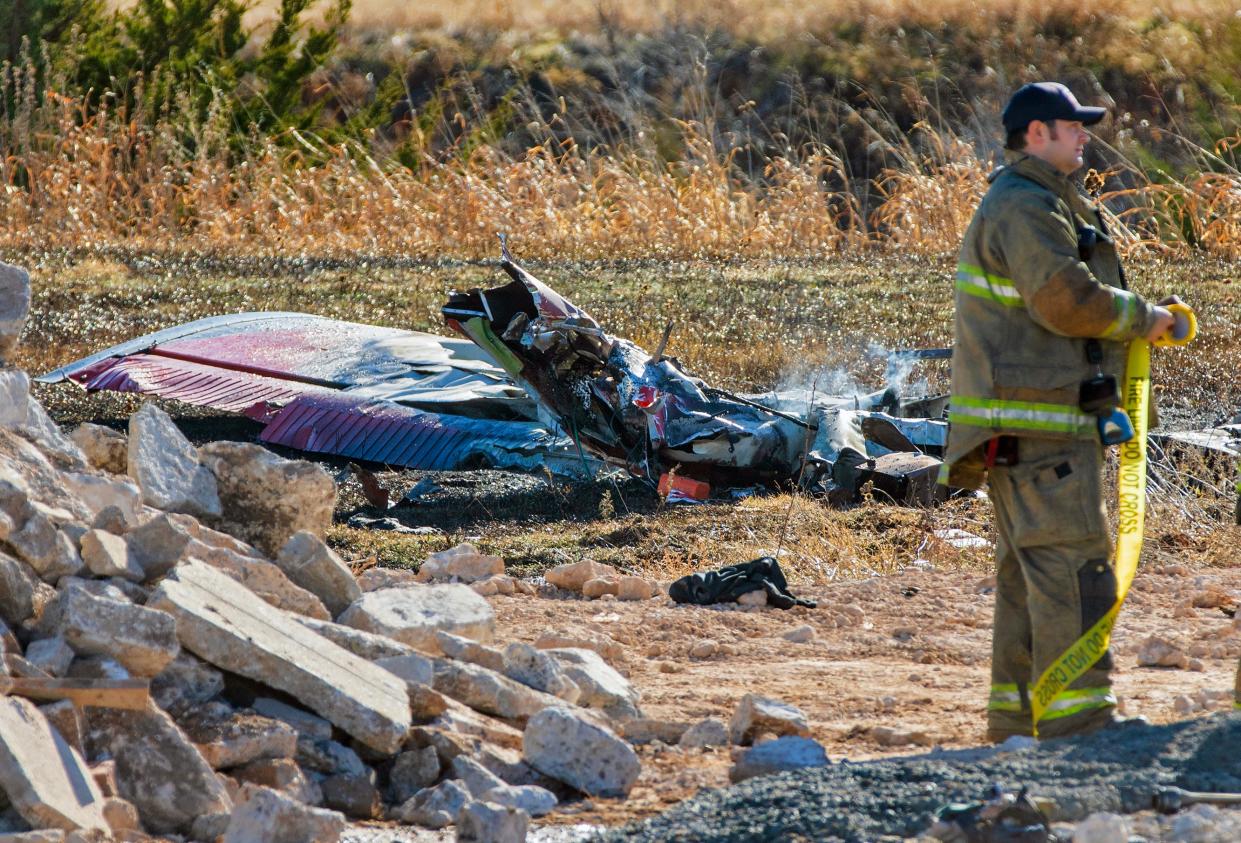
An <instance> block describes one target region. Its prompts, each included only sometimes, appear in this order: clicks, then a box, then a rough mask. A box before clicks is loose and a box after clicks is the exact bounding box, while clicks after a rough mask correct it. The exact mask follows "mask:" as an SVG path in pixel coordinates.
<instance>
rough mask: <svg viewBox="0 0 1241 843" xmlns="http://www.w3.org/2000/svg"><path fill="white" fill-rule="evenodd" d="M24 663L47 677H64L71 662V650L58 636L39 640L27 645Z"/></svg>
mask: <svg viewBox="0 0 1241 843" xmlns="http://www.w3.org/2000/svg"><path fill="white" fill-rule="evenodd" d="M26 661H28V662H30V663H31V664H32V665H34V666H35V667H37V668H39V670H42V671H43V672H44V673H46V674H47V675H48V676H64V675H65V672H66V671H67V670H68V669H69V665H70V664H71V663H72V662H73V648H72V647H70V646H69V645H68V644H67V643H66V642H65V639H64V638H61V637H60V636H59V635H56V636H53V637H51V638H40V639H39V640H38V641H31V642H30V644H29V645H27V647H26Z"/></svg>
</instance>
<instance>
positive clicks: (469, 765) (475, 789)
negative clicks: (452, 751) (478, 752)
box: [452, 755, 504, 799]
mask: <svg viewBox="0 0 1241 843" xmlns="http://www.w3.org/2000/svg"><path fill="white" fill-rule="evenodd" d="M452 777H453V778H454V779H457V780H459V781H460V782H461V783H462V784H463V785H465V789H466V790H468V791H469V792H470V795H471V796H473V797H474V798H475V799H481V798H482V796H483V794H484V793H486V792H487V791H489V790H491V789H492V788H493V787H503V786H504V780H503V779H501V778H500V777H499V776H497V775H496V774H495V773H493V772H491V771H490V770H488V769H487V768H486V767H484V766H483V765H482V764H479V763H478V762H477V761H475V760H474V759H473V758H471V757H470V756H468V755H458V756H457V757H456V758H454V759H453V760H452Z"/></svg>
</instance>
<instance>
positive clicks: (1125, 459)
mask: <svg viewBox="0 0 1241 843" xmlns="http://www.w3.org/2000/svg"><path fill="white" fill-rule="evenodd" d="M1166 307H1167V308H1168V310H1170V311H1172V315H1173V316H1175V317H1176V323H1175V324H1174V327H1173V330H1172V331H1171V332H1169V334H1168V335H1166V336H1164V337H1160V338H1159V339H1158V340H1156V341H1155V345H1157V346H1160V347H1166V346H1183V345H1188V344H1189V343H1190V341H1191V340H1193V339H1194V338H1195V337H1196V336H1198V318H1197V316H1196V315H1195V314H1194V311H1193V310H1192V309H1191V308H1190V307H1189V305H1186V304H1183V303H1181V302H1175V303H1173V304H1169V305H1166ZM1126 372H1127V374H1126V378H1125V395H1124V401H1125V412H1126V413H1128V414H1129V420H1130V421H1131V422H1132V423H1133V438H1132V439H1130V440H1129V441H1128V442H1125V443H1123V444H1121V446H1120V475H1119V477H1118V478H1117V486H1118V487H1119V500H1118V502H1117V525H1116V602H1115V603H1114V604H1113V605H1112V608H1111V609H1109V610H1108V612H1107V614H1105V615H1104V616H1103V617H1101V618H1100V619H1099V620H1098V621H1097V622H1096V623H1095V624H1094V626H1092V627H1090V629H1088V630H1086V633H1085V634H1084V635H1083V636H1082V637H1081V638H1079V639H1077V641H1076V642H1075V643H1074V644H1073V646H1072V647H1070V648H1069V649H1067V650H1065V651H1064V653H1062V654H1061V655H1060V657H1059V658H1058V659H1056V660H1055V661H1054V662H1052V663H1051V664H1050V665H1048V667H1047V669H1046V670H1044V671H1043V675H1042V676H1040V677H1039V678H1038V682H1036V683H1035V684H1034V687H1033V688H1032V689H1031V692H1030V708H1031V713H1032V714H1033V717H1034V733H1035V734H1036V735H1037V734H1038V723H1039V721H1040V720H1042V719H1043V716H1044V715H1045V714H1046V713H1047V709H1048V708H1049V707H1050V706H1051V704H1052V703H1053V702H1055V700H1056V698H1057V697H1058V696H1060V694H1061V693H1063V692H1064V691H1065V690H1066V689H1067V688H1068V687H1069V686H1070V685H1072V684H1073V682H1074V681H1076V680H1077V679H1078V678H1079V677H1081V676H1082V674H1084V673H1085V672H1086V671H1088V670H1090V668H1091V667H1093V666H1094V664H1095V662H1097V661H1098V660H1099V659H1101V658H1103V654H1104V653H1106V652H1107V648H1108V645H1109V643H1110V642H1111V639H1112V627H1114V626H1115V625H1116V616H1117V615H1118V614H1120V607H1121V606H1122V605H1123V604H1124V602H1125V597H1126V596H1128V594H1129V586H1131V585H1133V578H1134V576H1135V575H1136V574H1137V571H1138V557H1139V556H1141V554H1142V525H1143V522H1145V520H1146V420H1147V413H1148V410H1149V406H1150V386H1151V349H1150V343H1148V342H1146V340H1141V339H1139V340H1134V341H1133V343H1132V344H1131V345H1130V346H1129V365H1128V368H1127V370H1126Z"/></svg>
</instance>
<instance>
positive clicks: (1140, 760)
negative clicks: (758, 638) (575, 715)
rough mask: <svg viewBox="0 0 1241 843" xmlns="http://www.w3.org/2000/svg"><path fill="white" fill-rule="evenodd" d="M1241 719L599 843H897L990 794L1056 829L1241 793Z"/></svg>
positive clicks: (931, 760)
mask: <svg viewBox="0 0 1241 843" xmlns="http://www.w3.org/2000/svg"><path fill="white" fill-rule="evenodd" d="M1238 747H1241V717H1238V716H1235V715H1218V716H1214V717H1209V718H1202V719H1198V720H1193V721H1188V722H1182V723H1173V724H1169V725H1165V726H1142V725H1127V726H1124V727H1121V728H1117V729H1113V730H1108V731H1105V732H1103V733H1100V734H1097V735H1093V736H1090V737H1088V738H1083V739H1080V740H1076V741H1074V740H1060V741H1048V742H1045V743H1042V744H1039V745H1038V746H1036V747H1030V748H1026V749H1022V750H1018V751H1012V752H1000V751H995V750H964V751H955V752H931V753H929V754H927V755H920V756H916V757H909V758H897V759H885V760H878V761H869V762H862V763H855V764H850V763H847V762H842V763H840V764H834V765H832V766H830V767H825V768H822V769H819V770H814V771H810V772H799V773H784V774H781V775H779V776H771V777H766V778H759V779H751V780H750V781H747V782H743V783H742V784H740V785H737V786H735V787H730V788H726V789H719V790H711V791H704V792H702V793H700V794H699V795H698V796H697V797H695V798H694V799H691V800H689V801H687V802H684V803H682V804H680V805H678V806H677V807H675V808H673V809H672V810H670V811H668V812H667V813H665V814H662V815H660V816H658V817H655V818H653V819H650V820H647V821H645V822H642V823H635V824H631V825H629V826H625V827H624V828H621V829H617V830H614V831H610V832H608V833H606V834H604V835H602V836H601V837H600V838H599V839H600V840H601V841H609V842H610V841H618V842H619V841H656V840H659V841H672V840H684V841H690V840H694V841H697V840H712V841H729V843H739V842H740V841H775V840H806V841H811V840H813V841H825V842H826V841H847V843H871V842H872V841H881V842H882V841H899V840H902V839H904V838H907V837H912V836H916V835H918V834H919V833H921V832H923V831H925V830H926V829H927V828H928V827H929V826H930V824H931V818H932V815H933V813H934V812H935V810H936V809H938V808H939V807H940V806H942V805H943V804H945V803H947V802H952V801H970V800H972V799H977V798H979V797H981V796H983V794H984V793H985V792H986V790H987V788H988V787H989V786H990V785H991V784H992V783H999V784H1001V785H1003V786H1004V787H1005V788H1006V789H1009V790H1017V789H1019V788H1020V787H1021V786H1023V785H1028V786H1030V789H1031V792H1032V793H1033V794H1035V795H1037V796H1044V797H1048V798H1050V799H1052V800H1053V801H1054V802H1055V803H1056V805H1057V813H1056V817H1055V818H1056V819H1058V820H1067V821H1074V820H1079V819H1082V818H1084V817H1086V816H1088V815H1090V814H1092V813H1095V812H1099V811H1111V812H1119V813H1132V812H1135V811H1139V810H1141V809H1144V808H1149V807H1150V800H1151V796H1152V794H1153V792H1154V791H1155V789H1156V788H1158V787H1160V786H1165V785H1175V786H1178V787H1182V788H1186V789H1189V790H1208V791H1232V792H1237V791H1241V756H1239V755H1238V752H1237V748H1238Z"/></svg>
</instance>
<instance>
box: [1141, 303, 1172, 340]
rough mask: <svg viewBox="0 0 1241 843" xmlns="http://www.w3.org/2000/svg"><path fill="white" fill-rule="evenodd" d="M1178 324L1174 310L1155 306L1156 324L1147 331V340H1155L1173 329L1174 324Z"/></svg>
mask: <svg viewBox="0 0 1241 843" xmlns="http://www.w3.org/2000/svg"><path fill="white" fill-rule="evenodd" d="M1175 324H1176V317H1175V316H1173V315H1172V311H1170V310H1168V309H1167V308H1166V307H1159V306H1158V305H1156V307H1155V324H1154V325H1152V326H1151V329H1150V330H1149V331H1147V332H1146V341H1147V342H1154V341H1155V340H1157V339H1159V338H1160V337H1162V336H1163V335H1164V334H1166V333H1168V332H1169V331H1171V330H1172V326H1173V325H1175Z"/></svg>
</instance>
